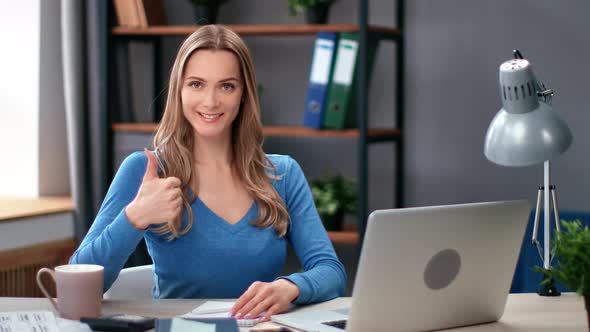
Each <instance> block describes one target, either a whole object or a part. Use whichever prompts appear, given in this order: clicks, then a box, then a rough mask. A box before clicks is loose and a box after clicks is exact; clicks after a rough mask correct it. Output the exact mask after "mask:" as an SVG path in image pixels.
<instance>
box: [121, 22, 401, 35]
mask: <svg viewBox="0 0 590 332" xmlns="http://www.w3.org/2000/svg"><path fill="white" fill-rule="evenodd" d="M199 27H200V26H198V25H165V26H164V25H163V26H151V27H147V28H133V27H121V26H117V27H114V28H112V30H111V32H112V34H113V35H115V36H122V37H123V36H126V37H141V36H146V37H147V36H187V35H190V34H191V33H193V32H194V31H195V30H197V29H198V28H199ZM227 27H228V28H230V29H231V30H233V31H235V32H236V33H238V34H240V35H242V36H247V35H252V36H256V35H258V36H261V35H313V34H316V33H318V32H358V31H359V30H360V29H359V26H358V25H355V24H285V25H254V24H253V25H227ZM369 32H372V33H377V34H381V35H382V36H383V37H384V38H389V39H399V38H400V37H401V33H400V31H399V29H396V28H390V27H384V26H374V25H373V26H369Z"/></svg>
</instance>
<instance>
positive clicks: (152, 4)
mask: <svg viewBox="0 0 590 332" xmlns="http://www.w3.org/2000/svg"><path fill="white" fill-rule="evenodd" d="M132 1H133V0H132ZM135 3H136V5H137V6H136V7H137V13H138V17H139V26H140V27H142V28H147V27H149V26H154V25H167V21H166V13H165V11H164V3H163V1H162V0H135Z"/></svg>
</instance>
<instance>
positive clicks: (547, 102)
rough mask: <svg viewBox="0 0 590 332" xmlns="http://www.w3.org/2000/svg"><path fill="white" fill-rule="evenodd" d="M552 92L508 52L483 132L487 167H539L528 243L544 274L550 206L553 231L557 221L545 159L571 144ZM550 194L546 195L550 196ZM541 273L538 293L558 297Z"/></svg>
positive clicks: (525, 63) (524, 62) (547, 263)
mask: <svg viewBox="0 0 590 332" xmlns="http://www.w3.org/2000/svg"><path fill="white" fill-rule="evenodd" d="M552 96H553V90H551V89H546V88H545V85H544V84H543V83H541V82H539V81H537V79H536V78H535V75H534V73H533V70H532V68H531V64H530V62H529V61H527V60H526V59H524V58H523V57H522V54H521V53H520V52H519V51H518V50H514V59H512V60H508V61H506V62H504V63H502V64H501V65H500V97H501V99H502V109H500V111H499V112H498V114H496V116H495V117H494V119H493V120H492V123H491V124H490V127H489V128H488V131H487V133H486V139H485V146H484V154H485V156H486V157H487V158H488V159H489V160H490V161H492V162H494V163H496V164H499V165H503V166H530V165H536V164H540V163H543V164H544V186H541V187H539V190H538V192H537V205H536V209H535V221H534V227H533V235H532V244H533V245H534V246H535V247H536V248H537V251H538V252H539V256H541V260H542V261H543V268H544V269H545V270H550V269H551V260H552V259H553V253H552V252H551V250H550V248H551V243H550V237H551V234H550V231H551V213H550V212H551V203H553V211H554V214H555V227H556V230H557V231H558V232H559V231H560V227H559V223H560V219H559V211H558V207H557V193H556V189H555V186H554V185H552V184H551V182H550V160H551V159H553V158H555V157H557V156H559V155H560V154H561V153H563V152H564V151H565V150H567V149H568V148H569V146H570V145H571V143H572V134H571V132H570V129H569V128H568V126H567V124H566V123H565V122H564V121H563V120H562V119H561V117H559V115H558V114H557V113H555V112H553V110H552V107H551V98H552ZM550 194H551V195H550ZM541 201H544V207H543V211H544V218H545V222H544V243H543V248H541V245H540V243H539V241H538V240H537V233H538V227H539V215H540V210H541ZM548 278H550V277H548V276H547V274H545V277H544V279H543V282H542V283H541V287H540V288H539V294H540V295H543V296H558V295H560V294H559V291H558V290H557V288H556V287H555V281H554V280H552V279H549V280H546V279H548Z"/></svg>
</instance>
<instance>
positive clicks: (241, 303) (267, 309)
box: [232, 279, 299, 322]
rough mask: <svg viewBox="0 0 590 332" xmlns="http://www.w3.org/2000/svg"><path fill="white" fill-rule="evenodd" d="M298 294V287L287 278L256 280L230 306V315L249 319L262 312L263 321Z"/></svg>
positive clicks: (281, 308) (282, 308) (281, 310)
mask: <svg viewBox="0 0 590 332" xmlns="http://www.w3.org/2000/svg"><path fill="white" fill-rule="evenodd" d="M297 296H299V287H297V285H295V284H294V283H292V282H290V281H289V280H287V279H278V280H275V281H273V282H260V281H256V282H254V283H253V284H252V285H250V287H248V290H246V292H244V294H242V296H240V298H239V299H238V300H237V301H236V303H235V304H234V306H233V308H232V316H234V317H235V318H237V319H250V318H255V317H258V316H259V315H260V314H262V313H264V318H263V319H262V321H263V322H265V321H268V320H270V316H272V315H276V314H279V313H281V312H284V311H286V310H287V309H288V308H289V304H291V302H292V301H293V300H295V299H296V298H297Z"/></svg>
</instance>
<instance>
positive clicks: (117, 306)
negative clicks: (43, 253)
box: [0, 294, 588, 332]
mask: <svg viewBox="0 0 590 332" xmlns="http://www.w3.org/2000/svg"><path fill="white" fill-rule="evenodd" d="M205 301H206V300H204V299H190V300H187V299H182V300H129V301H121V300H104V301H103V314H104V315H110V314H118V313H126V314H136V315H144V316H153V317H173V316H177V315H181V314H184V313H187V312H189V311H190V310H192V309H194V308H195V307H197V306H199V305H200V304H202V303H204V302H205ZM349 304H350V298H338V299H334V300H332V301H328V302H324V303H321V304H316V305H310V306H305V307H300V308H297V309H296V310H301V311H303V310H305V311H307V310H317V309H337V308H343V307H347V306H348V305H349ZM51 308H52V307H51V305H50V304H49V301H48V300H46V299H43V298H10V297H0V311H24V310H51ZM270 326H276V325H273V323H264V324H258V325H257V326H256V328H262V327H270ZM248 330H249V329H242V331H248ZM449 331H457V332H466V331H506V332H518V331H535V332H540V331H552V332H553V331H560V332H561V331H568V332H570V331H571V332H573V331H588V325H587V322H586V311H585V309H584V301H583V300H582V298H580V297H578V296H577V295H575V294H564V295H562V296H560V297H553V298H550V297H541V296H538V295H537V294H510V296H509V297H508V302H507V304H506V310H505V311H504V315H503V316H502V318H501V319H500V321H498V322H496V323H493V324H483V325H477V326H470V327H465V328H458V329H449V330H445V332H449Z"/></svg>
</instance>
